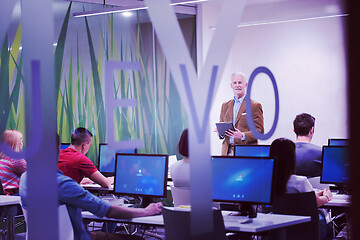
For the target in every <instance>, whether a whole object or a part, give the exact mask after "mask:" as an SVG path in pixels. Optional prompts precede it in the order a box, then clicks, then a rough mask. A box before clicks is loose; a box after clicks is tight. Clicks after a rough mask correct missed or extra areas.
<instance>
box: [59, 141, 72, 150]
mask: <svg viewBox="0 0 360 240" xmlns="http://www.w3.org/2000/svg"><path fill="white" fill-rule="evenodd" d="M69 146H70V143H61V145H60V149H61V150H63V149H66V148H68V147H69Z"/></svg>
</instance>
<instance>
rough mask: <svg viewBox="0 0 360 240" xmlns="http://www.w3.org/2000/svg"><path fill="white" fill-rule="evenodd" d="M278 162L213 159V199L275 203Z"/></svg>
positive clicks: (260, 159) (253, 159)
mask: <svg viewBox="0 0 360 240" xmlns="http://www.w3.org/2000/svg"><path fill="white" fill-rule="evenodd" d="M274 168H275V159H273V158H265V157H226V156H213V157H212V173H213V200H214V201H224V202H244V203H252V204H271V200H272V188H273V177H274Z"/></svg>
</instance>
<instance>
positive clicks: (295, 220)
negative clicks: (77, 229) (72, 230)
mask: <svg viewBox="0 0 360 240" xmlns="http://www.w3.org/2000/svg"><path fill="white" fill-rule="evenodd" d="M229 213H231V212H230V211H222V214H223V218H224V225H225V229H226V230H227V231H229V232H247V233H261V232H265V231H269V230H274V229H280V228H284V227H287V226H291V225H295V224H300V223H305V222H310V221H311V217H309V216H293V215H282V214H264V213H258V214H257V217H256V218H254V219H253V222H252V223H247V224H241V223H240V222H239V220H240V219H241V218H244V217H242V216H229ZM82 217H83V219H84V220H86V221H110V222H120V223H130V224H141V225H151V226H162V227H163V226H164V219H163V217H162V215H155V216H148V217H139V218H132V219H113V218H98V217H96V216H95V215H93V214H92V213H90V212H82Z"/></svg>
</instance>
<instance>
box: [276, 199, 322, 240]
mask: <svg viewBox="0 0 360 240" xmlns="http://www.w3.org/2000/svg"><path fill="white" fill-rule="evenodd" d="M273 213H277V214H291V215H299V216H311V221H310V222H307V223H302V224H298V225H295V226H291V227H288V228H286V230H285V235H286V236H285V238H284V239H291V240H297V239H299V240H300V239H302V240H303V239H307V240H319V212H318V207H317V203H316V197H315V193H314V192H304V193H286V194H282V195H279V196H275V197H274V201H273ZM273 238H274V236H273ZM274 239H276V237H275V238H274Z"/></svg>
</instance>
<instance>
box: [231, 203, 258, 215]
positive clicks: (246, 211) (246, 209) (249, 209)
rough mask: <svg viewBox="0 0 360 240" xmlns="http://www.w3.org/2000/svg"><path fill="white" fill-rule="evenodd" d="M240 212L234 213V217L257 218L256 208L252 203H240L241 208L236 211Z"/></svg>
mask: <svg viewBox="0 0 360 240" xmlns="http://www.w3.org/2000/svg"><path fill="white" fill-rule="evenodd" d="M236 211H238V212H236V213H232V214H231V215H233V216H248V217H249V218H256V216H257V213H256V208H255V207H254V206H253V205H251V204H250V203H240V206H239V208H238V209H237V210H236Z"/></svg>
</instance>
